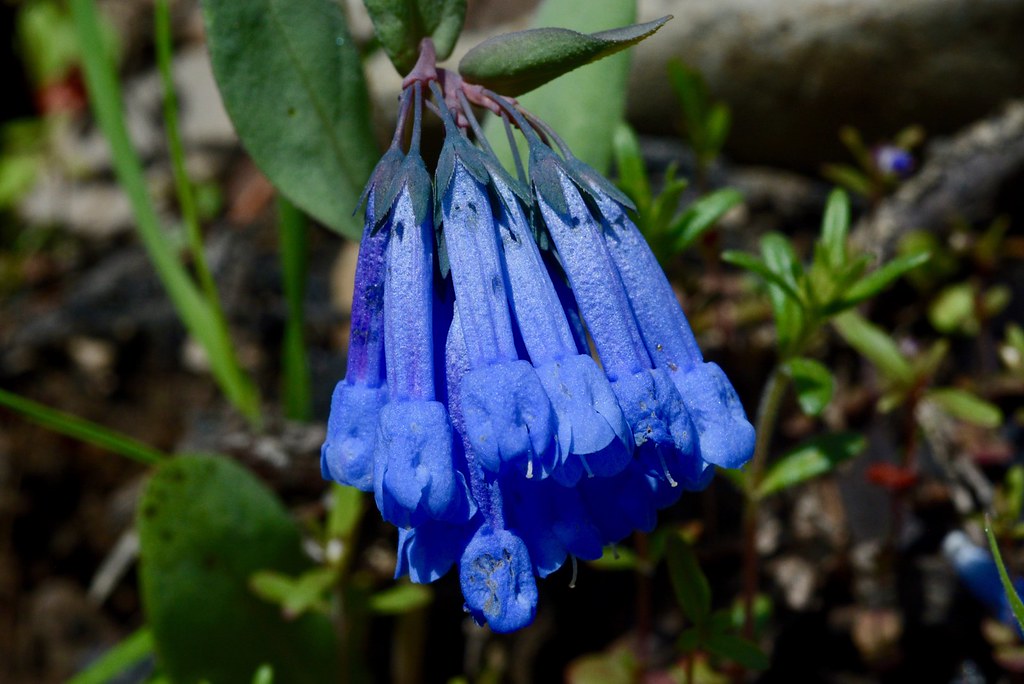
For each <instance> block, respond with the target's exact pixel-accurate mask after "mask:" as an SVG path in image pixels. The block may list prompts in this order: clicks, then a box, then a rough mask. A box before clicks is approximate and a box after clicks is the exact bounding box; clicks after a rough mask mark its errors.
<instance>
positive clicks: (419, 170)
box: [374, 154, 433, 225]
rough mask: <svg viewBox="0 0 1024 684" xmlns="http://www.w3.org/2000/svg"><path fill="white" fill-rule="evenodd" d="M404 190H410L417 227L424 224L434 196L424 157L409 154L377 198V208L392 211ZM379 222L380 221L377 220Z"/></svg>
mask: <svg viewBox="0 0 1024 684" xmlns="http://www.w3.org/2000/svg"><path fill="white" fill-rule="evenodd" d="M404 188H408V190H409V197H410V198H411V199H412V210H413V216H414V217H415V219H416V225H420V224H422V223H423V222H424V221H426V220H427V217H428V216H430V202H431V198H432V196H433V192H432V189H433V185H432V184H431V182H430V172H429V171H427V165H426V164H424V163H423V159H422V157H420V156H419V155H418V154H408V155H406V156H405V158H404V159H403V160H402V163H401V165H400V166H399V167H398V171H397V173H396V174H395V176H394V178H393V179H392V180H391V182H390V183H389V184H388V186H387V188H386V190H385V191H384V192H383V193H381V194H380V195H377V196H375V198H374V199H375V200H377V201H376V202H375V206H381V205H383V206H384V207H386V209H385V211H391V209H392V208H393V206H394V204H395V201H396V200H397V199H398V196H399V195H400V194H401V193H402V190H403V189H404ZM377 220H378V221H379V220H380V219H377Z"/></svg>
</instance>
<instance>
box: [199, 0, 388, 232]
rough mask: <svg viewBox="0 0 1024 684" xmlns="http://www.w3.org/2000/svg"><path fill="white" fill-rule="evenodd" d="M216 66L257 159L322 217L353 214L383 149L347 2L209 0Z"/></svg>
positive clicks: (342, 225) (343, 221) (334, 224)
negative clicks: (348, 22) (349, 23)
mask: <svg viewBox="0 0 1024 684" xmlns="http://www.w3.org/2000/svg"><path fill="white" fill-rule="evenodd" d="M202 5H203V16H204V18H205V21H206V33H207V42H208V44H209V49H210V58H211V60H212V62H213V72H214V75H215V76H216V78H217V84H218V85H219V87H220V92H221V95H222V96H223V98H224V105H225V107H226V109H227V111H228V114H229V115H230V116H231V120H232V121H233V122H234V124H235V129H236V130H237V131H238V136H239V138H241V141H242V144H243V145H244V146H245V149H246V150H247V151H248V152H249V154H250V155H252V158H253V161H255V162H256V164H257V166H259V167H260V169H261V170H262V171H263V172H264V173H265V174H266V175H267V177H268V178H269V179H270V181H271V182H272V183H273V184H274V185H275V186H276V187H277V188H278V189H279V190H280V191H281V192H283V193H284V194H285V196H287V197H288V199H290V200H291V201H292V202H293V203H295V204H296V205H298V206H299V207H300V208H301V209H303V210H304V211H305V212H306V213H308V214H310V215H311V216H313V217H314V218H316V219H317V220H318V221H320V222H321V223H324V224H325V225H327V226H329V227H330V228H333V229H334V230H337V231H339V232H342V233H344V234H346V235H348V236H349V237H353V238H358V237H359V235H360V233H361V230H362V228H361V225H360V224H359V222H358V221H356V220H354V219H353V218H352V212H353V210H354V209H355V208H356V205H357V203H358V200H359V193H360V191H361V190H362V186H363V184H364V183H365V182H366V179H367V178H368V177H369V175H370V172H371V171H372V170H373V164H374V161H375V159H376V157H377V156H379V154H378V150H377V148H376V145H375V143H374V137H373V130H372V128H371V125H370V110H369V98H368V95H367V91H366V83H365V81H364V78H363V71H362V63H361V61H360V57H359V52H358V50H357V49H356V46H355V44H354V43H353V42H352V39H351V37H350V36H349V33H348V27H347V25H346V23H345V16H344V14H343V12H342V10H341V5H340V4H339V3H336V2H323V0H245V2H238V1H237V0H203V2H202Z"/></svg>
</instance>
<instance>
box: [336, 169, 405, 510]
mask: <svg viewBox="0 0 1024 684" xmlns="http://www.w3.org/2000/svg"><path fill="white" fill-rule="evenodd" d="M368 194H369V197H368V202H367V206H366V227H365V229H364V230H363V241H362V243H361V244H360V245H359V261H358V263H357V264H356V280H355V290H354V295H353V298H352V323H351V333H350V335H349V348H348V369H347V372H346V373H345V379H344V380H342V381H341V382H339V383H338V384H337V385H336V386H335V388H334V395H333V396H332V398H331V413H330V416H329V417H328V419H327V439H326V440H325V441H324V444H323V447H322V448H321V449H320V469H321V471H322V472H323V476H324V478H325V479H328V480H334V481H336V482H340V483H341V484H345V485H350V486H352V487H356V488H357V489H360V490H362V491H364V492H369V491H371V490H372V489H373V449H374V444H375V443H376V435H377V416H378V414H379V413H380V410H381V408H382V407H383V406H384V404H385V402H386V401H387V384H386V383H385V377H384V317H383V313H384V257H385V253H386V250H387V242H388V235H389V233H390V230H389V226H388V225H387V224H386V223H385V225H383V226H379V227H378V226H377V225H376V224H377V222H376V218H375V214H374V191H373V189H372V188H371V190H370V191H369V193H368Z"/></svg>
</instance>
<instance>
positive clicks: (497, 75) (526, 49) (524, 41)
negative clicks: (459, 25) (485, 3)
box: [459, 17, 671, 97]
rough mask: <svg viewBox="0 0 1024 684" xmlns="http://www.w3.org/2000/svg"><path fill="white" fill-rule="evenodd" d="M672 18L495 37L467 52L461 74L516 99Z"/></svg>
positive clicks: (634, 41) (623, 46) (622, 47)
mask: <svg viewBox="0 0 1024 684" xmlns="http://www.w3.org/2000/svg"><path fill="white" fill-rule="evenodd" d="M669 19H671V17H662V18H661V19H657V20H655V21H650V22H647V23H646V24H633V25H631V26H624V27H622V28H617V29H612V30H610V31H600V32H598V33H591V34H586V33H579V32H578V31H572V30H570V29H564V28H539V29H528V30H526V31H516V32H515V33H505V34H502V35H500V36H495V37H493V38H489V39H487V40H485V41H484V42H482V43H480V44H479V45H477V46H476V47H474V48H473V49H472V50H470V51H469V52H467V53H466V55H465V56H464V57H463V58H462V61H461V62H459V73H460V74H462V77H463V78H465V79H466V80H467V81H469V82H470V83H478V84H480V85H482V86H485V87H487V88H491V89H492V90H495V91H497V92H499V93H501V94H502V95H507V96H510V97H515V96H517V95H522V94H523V93H528V92H530V91H531V90H533V89H535V88H539V87H540V86H542V85H544V84H545V83H547V82H548V81H551V80H554V79H556V78H558V77H559V76H562V75H564V74H567V73H569V72H570V71H573V70H574V69H578V68H579V67H581V66H583V65H585V64H589V63H590V62H593V61H596V60H598V59H601V58H602V57H608V56H609V55H613V54H615V53H616V52H619V51H620V50H625V49H626V48H628V47H630V46H631V45H635V44H637V43H639V42H640V41H641V40H643V39H644V38H647V37H649V36H651V35H653V34H654V32H655V31H657V30H658V29H660V28H661V27H662V26H664V24H665V22H667V21H668V20H669Z"/></svg>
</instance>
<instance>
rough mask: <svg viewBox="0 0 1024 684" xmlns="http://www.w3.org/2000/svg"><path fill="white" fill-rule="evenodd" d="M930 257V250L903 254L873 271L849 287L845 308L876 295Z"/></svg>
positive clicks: (844, 303)
mask: <svg viewBox="0 0 1024 684" xmlns="http://www.w3.org/2000/svg"><path fill="white" fill-rule="evenodd" d="M930 258H931V255H930V254H929V253H928V252H921V253H918V254H910V255H907V256H901V257H897V258H896V259H893V260H892V261H890V262H889V263H887V264H885V265H884V266H882V267H881V268H879V269H877V270H875V271H872V272H871V273H869V274H868V275H866V276H865V277H863V278H861V279H860V280H859V281H858V282H857V283H855V284H854V286H853V287H851V288H850V289H849V291H848V292H847V293H846V296H845V297H843V308H849V307H852V306H855V305H857V304H859V303H860V302H863V301H864V300H866V299H870V298H871V297H874V296H875V295H876V294H878V293H879V292H881V291H882V290H884V289H885V288H887V287H889V285H891V284H892V283H894V282H895V281H896V280H897V279H898V278H900V277H902V276H903V275H904V274H905V273H907V272H909V271H912V270H914V269H915V268H917V267H918V266H920V265H921V264H923V263H925V262H926V261H928V259H930Z"/></svg>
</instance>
